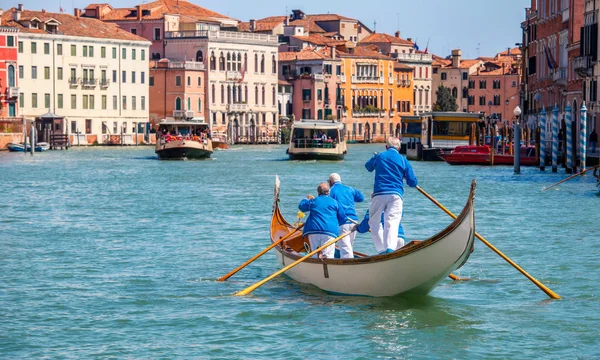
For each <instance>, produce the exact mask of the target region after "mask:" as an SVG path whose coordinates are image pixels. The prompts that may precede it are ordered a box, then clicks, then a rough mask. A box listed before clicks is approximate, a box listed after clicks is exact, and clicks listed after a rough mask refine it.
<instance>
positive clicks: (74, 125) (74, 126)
mask: <svg viewBox="0 0 600 360" xmlns="http://www.w3.org/2000/svg"><path fill="white" fill-rule="evenodd" d="M71 133H73V134H76V133H78V131H77V121H75V120H72V121H71Z"/></svg>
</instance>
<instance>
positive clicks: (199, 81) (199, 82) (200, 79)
mask: <svg viewBox="0 0 600 360" xmlns="http://www.w3.org/2000/svg"><path fill="white" fill-rule="evenodd" d="M200 86H202V78H201V77H200V76H198V87H200Z"/></svg>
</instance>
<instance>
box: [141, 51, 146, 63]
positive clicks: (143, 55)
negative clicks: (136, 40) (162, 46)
mask: <svg viewBox="0 0 600 360" xmlns="http://www.w3.org/2000/svg"><path fill="white" fill-rule="evenodd" d="M141 58H142V61H143V60H146V50H142V54H141Z"/></svg>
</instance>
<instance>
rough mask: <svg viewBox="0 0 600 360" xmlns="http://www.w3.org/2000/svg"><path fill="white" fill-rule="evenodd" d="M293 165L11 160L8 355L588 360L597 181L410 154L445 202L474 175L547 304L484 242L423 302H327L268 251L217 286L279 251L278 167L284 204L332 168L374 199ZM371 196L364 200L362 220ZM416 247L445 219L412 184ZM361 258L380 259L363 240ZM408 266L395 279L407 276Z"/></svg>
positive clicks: (240, 152) (355, 164)
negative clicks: (273, 236) (274, 239)
mask: <svg viewBox="0 0 600 360" xmlns="http://www.w3.org/2000/svg"><path fill="white" fill-rule="evenodd" d="M382 149H383V145H382V144H373V145H350V146H349V153H348V155H347V157H346V160H345V161H343V162H295V161H288V160H287V156H286V154H285V146H241V147H238V146H234V147H233V148H232V150H230V151H217V152H215V153H214V155H213V159H211V160H207V161H158V160H157V159H156V156H155V154H154V149H153V148H152V147H116V148H105V147H90V148H77V147H74V148H71V149H70V150H69V151H60V152H59V151H52V152H45V153H41V154H37V153H36V154H35V155H34V156H33V157H31V156H30V155H24V154H16V153H8V152H1V153H0V174H2V175H1V178H2V183H3V194H4V199H5V200H4V203H3V206H2V207H0V229H1V230H0V231H1V234H2V236H0V259H2V260H0V305H1V306H0V316H1V318H2V321H1V322H0V358H5V359H17V358H44V357H47V358H161V357H163V358H201V359H204V358H207V359H208V358H223V359H224V358H266V357H273V358H284V357H285V358H308V357H317V358H320V359H338V358H352V359H354V358H356V359H373V358H417V359H429V358H457V359H471V358H486V359H490V358H498V359H500V358H501V359H506V358H515V359H522V358H544V359H559V358H560V359H564V358H595V357H597V356H598V355H599V353H598V347H597V324H598V322H599V320H600V315H598V314H600V303H599V302H598V300H597V295H598V289H597V278H598V275H599V272H600V269H599V267H598V265H597V264H598V261H597V259H598V257H599V256H600V250H599V248H598V246H597V245H598V244H597V237H598V236H597V235H598V224H599V223H600V221H599V220H600V215H598V212H597V209H598V204H599V203H598V201H599V200H600V199H599V198H597V196H596V195H595V191H596V189H597V188H596V187H595V183H594V181H593V179H592V178H591V176H586V177H583V178H579V179H576V180H573V181H570V182H567V183H565V184H563V185H561V186H559V187H558V188H557V189H553V190H549V191H547V192H544V193H542V192H541V189H542V186H545V185H549V184H552V183H555V182H557V181H559V180H561V179H563V178H564V174H563V173H559V174H552V173H551V172H550V171H549V170H547V171H546V172H545V173H542V172H540V171H539V170H538V169H535V168H522V174H521V175H519V176H516V175H514V174H513V169H512V167H510V166H508V167H493V168H492V167H452V166H450V165H447V164H445V163H425V162H413V163H412V164H413V167H414V170H415V173H416V175H417V176H418V177H419V184H420V186H421V187H422V188H423V189H424V190H425V191H427V192H428V193H429V194H431V195H432V196H434V197H435V198H436V199H438V200H439V201H440V202H441V203H443V204H444V205H445V206H446V207H448V208H449V209H450V210H451V211H453V212H457V211H458V210H460V209H461V208H462V206H463V205H464V202H465V201H466V197H467V195H468V189H469V184H470V182H471V180H472V179H473V178H475V179H477V181H478V187H477V195H476V201H475V202H476V224H477V232H478V233H480V234H481V235H483V236H484V237H485V238H486V239H488V240H489V241H490V242H492V243H493V244H494V245H496V246H497V247H498V248H499V249H500V250H502V251H503V252H504V253H505V254H506V255H508V256H509V257H511V258H512V259H513V260H514V261H515V262H517V263H518V264H519V265H521V266H522V267H524V268H525V269H526V270H527V271H528V272H530V273H531V274H532V275H533V276H534V277H536V278H537V279H538V280H540V281H541V282H543V283H544V284H546V285H548V286H549V287H550V288H552V290H554V291H556V292H557V293H558V294H560V295H561V296H562V297H563V299H562V300H560V301H550V300H547V297H546V295H545V294H544V293H542V292H541V291H540V290H539V289H538V288H537V287H535V286H534V285H533V284H532V283H531V282H529V281H528V280H527V279H525V278H524V277H523V276H522V275H521V274H519V273H518V272H517V271H516V270H514V269H513V268H512V267H510V266H509V265H507V264H506V263H505V262H504V261H503V260H502V259H500V258H499V257H498V256H496V255H495V254H494V253H492V252H491V251H490V250H489V249H488V248H487V247H485V246H483V245H482V244H481V243H479V242H476V245H475V252H474V253H473V254H472V255H471V258H470V259H469V261H468V263H467V264H466V265H465V267H463V268H462V269H461V270H460V271H459V272H458V273H457V275H460V276H461V277H468V278H470V279H471V280H470V281H467V282H458V283H453V282H451V281H450V280H447V281H444V283H442V285H441V286H439V287H438V288H436V289H435V290H434V291H433V292H432V293H431V294H430V295H429V296H427V297H424V298H389V299H376V298H355V297H337V296H331V295H328V294H325V293H323V292H321V291H319V290H318V289H316V288H314V287H310V286H303V285H300V284H298V283H295V282H293V281H291V280H289V279H287V278H285V277H280V278H278V279H276V280H274V281H272V282H269V283H268V284H266V285H265V286H263V287H261V288H260V289H258V290H257V291H256V292H254V293H253V295H252V296H250V297H247V298H238V297H233V296H231V294H232V293H234V292H236V291H238V290H241V289H243V288H245V287H246V286H248V285H250V284H252V283H254V282H256V281H258V280H260V279H262V278H264V277H265V276H267V275H269V274H271V273H272V272H273V271H274V270H275V269H276V268H277V265H276V263H275V256H274V255H273V254H268V255H266V256H264V257H263V258H261V259H259V260H257V261H256V262H255V263H253V264H252V265H250V266H249V267H247V268H245V269H244V270H242V271H241V272H240V273H239V274H237V275H235V276H234V277H233V278H231V279H230V280H229V281H228V282H226V283H218V282H216V279H217V278H218V277H220V276H222V275H224V274H225V273H227V272H228V271H229V270H231V269H233V268H234V267H236V266H238V265H239V264H241V263H242V262H243V261H245V260H247V259H248V258H249V257H250V256H251V255H253V254H255V253H257V252H258V251H259V250H261V249H263V248H264V247H265V246H266V245H268V243H269V239H268V236H269V231H268V229H269V221H270V218H271V210H272V196H273V189H272V187H273V182H274V177H275V174H279V176H280V178H281V207H282V210H283V212H284V215H285V216H286V218H288V219H289V220H293V219H295V214H296V212H297V205H298V202H299V201H300V200H301V199H302V198H304V197H305V196H306V195H307V194H308V193H312V194H315V192H316V186H317V184H318V183H319V182H322V181H324V180H326V179H327V176H328V175H329V174H330V173H331V172H334V171H335V172H338V173H340V174H341V176H342V179H343V181H344V183H346V184H348V185H351V186H353V187H356V188H358V189H359V190H361V191H362V192H363V193H365V194H369V193H370V192H371V188H372V182H373V175H372V174H369V173H367V172H366V170H365V169H364V163H365V162H366V161H367V160H368V158H369V157H370V156H371V155H372V154H373V152H374V151H382ZM367 206H368V203H362V204H359V205H358V213H359V216H362V215H363V214H364V212H365V210H366V209H367ZM405 206H406V208H405V219H404V224H405V228H406V232H407V236H408V238H409V239H423V238H425V237H427V236H429V235H432V234H434V233H436V232H437V231H439V230H441V229H443V228H444V227H445V226H446V225H448V224H449V223H450V222H451V219H450V218H449V217H447V215H445V214H444V213H443V212H442V211H441V210H439V209H438V208H437V207H435V206H434V205H433V204H431V203H430V202H429V200H427V199H426V198H424V197H423V196H422V195H421V194H419V193H418V192H417V191H416V190H414V189H408V190H407V192H406V196H405ZM357 250H358V251H362V252H367V253H373V252H374V249H373V245H372V242H371V240H370V238H369V237H368V236H364V235H362V236H359V237H358V239H357ZM403 275H404V274H398V276H403Z"/></svg>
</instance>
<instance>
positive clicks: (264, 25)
mask: <svg viewBox="0 0 600 360" xmlns="http://www.w3.org/2000/svg"><path fill="white" fill-rule="evenodd" d="M281 23H282V21H279V22H277V21H260V22H259V21H257V22H256V23H255V24H254V31H255V32H264V31H273V29H275V28H276V27H277V26H278V25H280V24H281ZM238 30H239V31H244V32H250V22H249V21H248V22H240V23H238Z"/></svg>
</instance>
